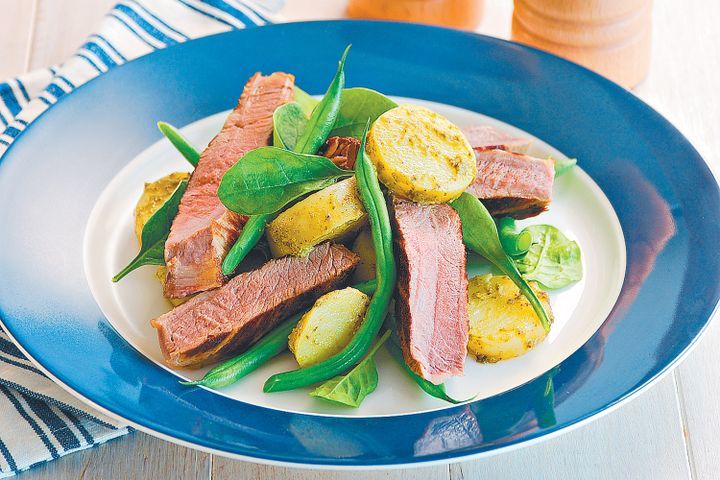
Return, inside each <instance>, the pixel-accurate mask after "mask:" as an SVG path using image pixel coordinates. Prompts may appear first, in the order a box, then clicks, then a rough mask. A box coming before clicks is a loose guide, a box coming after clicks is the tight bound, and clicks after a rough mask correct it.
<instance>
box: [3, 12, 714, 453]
mask: <svg viewBox="0 0 720 480" xmlns="http://www.w3.org/2000/svg"><path fill="white" fill-rule="evenodd" d="M348 43H352V44H353V49H352V53H351V57H350V59H349V61H348V64H347V69H346V71H347V78H348V82H349V83H350V84H351V85H358V86H367V87H371V88H375V89H377V90H380V91H382V92H384V93H386V94H389V95H395V96H402V97H409V98H413V99H423V100H425V101H431V102H435V104H434V105H435V106H436V108H438V109H441V110H443V109H444V110H443V111H444V113H446V114H447V115H448V116H450V117H451V118H453V119H454V120H455V121H458V122H462V121H471V120H474V117H473V114H472V113H471V112H480V113H482V114H484V115H486V116H488V117H490V118H491V119H492V120H490V119H487V121H489V122H504V123H505V124H508V125H512V126H514V127H516V128H519V129H521V130H523V131H525V132H529V133H530V134H532V135H534V136H535V137H537V138H539V139H541V140H543V141H544V142H547V145H545V144H540V142H537V143H538V144H539V145H540V146H539V147H538V148H540V149H541V150H540V152H554V150H552V148H551V147H550V145H551V146H552V147H554V148H555V149H557V150H558V151H559V152H564V153H567V154H570V155H573V156H577V157H578V158H579V159H580V163H581V165H582V167H583V170H584V172H585V173H587V176H586V175H585V173H583V172H582V171H577V172H575V173H574V174H573V175H574V177H572V178H567V179H562V180H561V181H560V182H558V183H559V185H558V188H559V189H561V190H559V191H558V192H556V193H557V194H558V196H557V198H556V201H557V205H556V206H554V210H557V211H559V212H560V213H557V212H556V215H558V217H557V219H554V220H553V222H561V223H562V222H563V221H567V222H568V223H567V224H566V225H563V227H564V229H565V230H568V229H569V230H570V231H571V232H572V233H573V235H574V236H576V237H577V238H578V239H579V240H580V243H581V245H582V246H583V249H584V253H585V255H586V259H585V261H586V267H587V275H588V276H589V275H594V276H593V277H592V278H593V279H597V280H593V281H587V282H586V283H585V284H584V285H582V286H581V287H582V291H581V292H579V293H578V294H577V295H576V296H575V297H573V298H576V299H579V300H578V301H577V302H575V303H573V302H572V301H570V300H568V303H567V304H568V305H570V307H568V308H567V315H566V318H565V323H564V325H566V326H567V325H569V326H570V327H572V326H573V325H585V326H586V328H585V329H582V330H578V331H576V332H575V333H574V334H572V335H571V333H573V332H574V331H573V330H572V329H570V330H567V329H566V326H563V327H562V328H561V329H559V330H558V331H559V332H560V334H559V335H558V338H560V337H561V336H562V332H566V333H565V336H566V337H568V340H567V343H563V345H565V346H564V347H563V350H562V353H561V354H560V353H558V350H556V349H555V350H554V349H552V348H548V350H547V352H546V353H547V355H535V357H528V358H530V359H531V360H530V361H528V360H527V358H526V359H524V360H522V361H525V362H526V363H524V364H517V365H520V366H521V367H522V368H520V367H516V368H515V370H518V371H523V372H525V375H526V377H522V376H521V375H519V374H518V372H517V371H516V372H515V373H514V375H516V376H515V377H513V379H514V380H512V381H511V382H510V383H509V384H506V385H503V386H502V387H498V388H496V389H495V390H494V391H487V392H486V393H485V394H484V395H483V396H486V397H488V398H485V399H483V400H481V401H477V402H474V403H470V404H466V405H462V406H459V407H452V408H440V409H438V408H437V405H425V406H422V405H421V406H413V407H412V408H410V410H403V411H401V410H399V409H395V410H392V409H391V410H389V411H382V412H378V411H365V412H363V411H362V410H361V411H359V413H358V414H356V415H355V416H348V415H346V414H345V413H343V412H337V411H315V410H313V408H314V407H304V406H302V405H299V406H296V403H295V400H293V399H292V398H289V399H287V401H286V404H282V403H281V404H272V405H270V404H265V403H263V401H261V400H257V399H254V398H252V397H242V396H240V397H237V396H233V395H218V394H215V393H212V392H209V391H207V390H203V389H197V388H196V389H187V388H185V387H182V386H180V385H179V384H178V383H177V377H176V376H175V375H174V374H173V373H171V372H169V371H168V370H166V369H165V368H163V367H161V366H160V365H158V364H157V363H155V362H154V361H153V360H154V359H155V358H154V357H153V352H152V350H151V347H149V346H146V345H145V344H144V343H143V341H144V340H143V339H145V338H146V337H147V331H146V330H143V329H144V328H147V316H140V317H138V316H137V315H135V314H133V313H132V312H133V311H134V310H133V308H134V307H133V308H131V307H132V306H133V305H140V306H141V307H142V306H143V305H146V304H147V302H145V301H144V300H143V301H137V300H135V301H128V300H127V299H128V298H129V297H128V296H130V297H132V296H133V295H132V293H133V292H132V291H130V292H129V293H128V292H127V291H124V290H122V288H123V287H122V285H123V284H121V285H120V286H118V287H117V289H115V290H107V291H105V290H103V288H104V287H105V286H106V284H107V283H108V282H109V280H108V276H107V275H105V272H104V270H102V268H105V267H106V268H107V269H108V271H112V270H113V269H114V268H116V267H117V265H118V264H120V263H122V261H123V260H126V259H127V258H124V257H122V256H123V255H125V256H127V255H130V256H131V254H132V252H131V251H130V252H128V251H126V250H127V249H126V248H125V247H123V244H122V242H123V239H122V238H120V240H113V239H117V238H118V235H116V234H115V233H117V231H118V230H117V229H120V230H119V231H121V235H131V230H128V228H125V227H123V225H124V224H128V225H129V220H128V218H129V215H130V211H131V209H130V208H128V206H130V205H131V204H132V201H133V200H134V198H136V197H137V193H138V191H139V188H141V186H139V185H137V184H136V183H133V179H141V178H143V179H146V180H151V179H153V178H154V176H157V174H158V173H159V174H162V173H163V172H166V171H167V170H166V169H167V168H174V167H175V164H173V163H172V161H171V160H169V159H166V158H165V156H166V155H169V152H171V150H169V149H168V147H167V146H166V145H165V146H164V145H163V144H157V145H153V144H154V143H155V142H157V141H158V139H159V133H157V130H156V129H155V128H154V124H155V122H156V121H157V120H167V121H170V122H171V123H174V124H176V125H188V124H191V123H193V122H196V123H194V124H193V125H191V126H190V127H189V128H188V129H186V131H187V132H188V134H189V135H191V136H194V138H195V139H196V140H197V141H198V142H202V141H207V140H208V139H209V138H207V135H208V132H210V131H211V130H212V129H213V128H216V125H217V121H218V120H217V119H218V118H220V117H213V115H214V114H217V113H218V112H220V111H223V110H226V109H227V108H228V107H230V106H232V105H233V103H234V101H235V99H236V98H237V95H238V93H239V91H240V89H241V88H242V85H243V83H244V81H245V79H246V78H247V77H249V76H250V75H251V74H252V73H254V72H255V71H257V70H260V71H264V72H270V71H274V70H283V71H288V72H292V73H294V74H295V75H296V77H297V79H298V83H299V84H300V85H302V86H303V87H304V88H305V89H306V90H308V91H311V92H320V91H322V90H323V89H324V87H325V85H326V83H327V81H328V79H329V78H330V76H331V75H332V70H333V69H334V65H335V62H336V60H337V57H338V53H339V52H340V51H342V49H343V48H344V46H345V45H346V44H348ZM389 46H391V47H392V48H389ZM453 107H460V108H455V109H454V108H453ZM460 109H462V110H460ZM477 118H478V119H479V120H482V119H484V118H485V117H482V118H481V117H479V116H478V117H477ZM213 119H215V120H213ZM213 122H215V123H213ZM151 145H152V146H151ZM153 158H157V159H158V160H157V162H155V163H153V161H152V160H153ZM163 162H166V163H163ZM179 165H182V164H181V163H180V164H178V166H179ZM161 171H162V172H161ZM124 182H125V183H124ZM565 184H568V185H565ZM580 187H582V188H580ZM596 187H599V188H596ZM133 189H135V190H133ZM562 189H565V190H562ZM718 193H719V192H718V188H717V185H716V183H715V180H714V179H713V177H712V175H711V174H710V172H709V170H708V168H707V167H706V166H705V164H704V162H703V161H702V159H701V158H700V157H699V156H698V154H697V152H695V150H694V149H693V148H692V147H691V146H690V145H689V143H688V142H687V141H686V140H685V139H684V137H682V135H681V134H680V133H679V132H677V130H675V129H674V128H673V127H672V126H671V125H669V124H668V123H667V122H666V121H665V120H664V119H662V118H661V117H660V116H659V115H658V114H656V113H655V112H654V111H652V110H651V109H650V108H648V107H647V106H646V105H644V104H643V103H642V102H640V101H639V100H637V99H636V98H635V97H633V96H632V95H631V94H628V93H627V92H625V91H624V90H622V89H621V88H619V87H617V86H615V85H614V84H611V83H610V82H608V81H606V80H604V79H602V78H600V77H598V76H597V75H594V74H592V73H590V72H588V71H587V70H585V69H582V68H580V67H577V66H574V65H572V64H570V63H568V62H565V61H563V60H560V59H557V58H555V57H553V56H550V55H547V54H543V53H540V52H538V51H535V50H532V49H528V48H525V47H521V46H518V45H514V44H511V43H507V42H502V41H499V40H494V39H489V38H486V37H481V36H478V35H473V34H468V33H460V32H454V31H450V30H444V29H439V28H433V27H425V26H416V25H405V24H393V23H380V22H352V21H347V22H313V23H298V24H287V25H276V26H270V27H263V28H260V29H253V30H244V31H239V32H233V33H228V34H223V35H219V36H215V37H210V38H206V39H203V40H199V41H195V42H191V43H187V44H184V45H180V46H177V47H173V48H170V49H168V50H165V51H162V52H158V53H156V54H153V55H151V56H148V57H145V58H142V59H140V60H137V61H134V62H131V63H129V64H127V65H125V66H123V67H120V68H117V69H115V70H113V71H112V72H110V73H108V74H107V75H104V76H102V77H101V78H99V79H97V80H95V81H92V82H90V83H89V84H88V85H86V86H84V87H82V88H80V89H79V90H78V91H77V92H75V93H73V95H69V96H67V97H65V98H63V99H62V100H61V101H60V102H59V104H58V105H56V106H55V107H53V108H52V109H50V110H49V111H48V112H47V113H45V114H44V115H43V116H42V117H41V118H40V119H39V120H38V121H37V122H35V123H33V124H32V125H31V126H30V127H29V128H28V129H27V130H26V131H25V132H24V133H23V135H22V136H21V137H20V138H19V139H18V140H17V141H16V142H15V143H14V144H13V146H12V148H11V149H10V150H9V151H8V153H7V154H6V155H5V156H4V157H3V159H2V161H1V163H0V225H2V227H1V229H0V317H2V319H3V322H4V325H5V327H6V329H7V331H8V332H9V333H10V334H11V335H12V336H13V337H14V338H15V339H16V340H17V342H18V343H19V344H20V345H21V346H22V348H23V350H24V351H25V352H26V353H27V354H28V355H29V356H30V357H31V358H32V359H34V360H35V361H36V362H37V363H38V364H39V365H40V366H41V367H42V368H43V369H44V370H45V371H46V372H48V374H50V375H51V376H52V377H53V378H55V379H57V380H58V381H59V382H60V383H61V384H63V385H64V386H66V387H67V388H68V389H69V390H71V391H72V392H74V393H75V394H77V395H78V396H80V397H81V398H84V399H86V400H87V401H89V402H91V403H93V404H94V405H96V406H98V407H100V408H102V409H103V410H105V411H107V412H109V413H112V414H114V415H116V416H118V417H121V418H124V419H126V420H128V421H130V422H132V423H133V424H134V425H137V426H138V427H140V428H142V429H144V430H148V431H150V432H151V433H155V434H158V435H160V436H163V437H164V438H167V439H170V440H174V441H178V442H181V443H185V444H189V445H192V446H195V447H198V448H205V449H209V450H213V451H216V452H219V453H222V454H227V455H233V456H239V457H242V458H250V459H256V460H260V461H268V462H273V461H274V462H286V463H293V464H309V465H332V466H348V467H349V466H358V467H360V466H378V465H397V464H416V463H420V462H432V461H449V460H453V459H458V458H461V457H466V456H470V455H477V454H483V453H488V452H494V451H498V450H500V449H502V448H505V447H509V446H512V445H517V444H521V443H523V442H528V441H531V440H534V439H538V438H541V437H543V436H547V435H549V434H551V433H554V432H557V431H560V430H562V429H565V428H567V427H569V426H572V425H575V424H578V423H579V422H581V421H583V420H586V419H588V418H590V417H592V416H594V415H597V414H598V413H600V412H602V411H605V410H607V409H608V408H610V407H611V406H613V405H615V404H617V403H618V402H620V401H622V400H623V399H626V398H628V397H629V396H630V395H631V394H633V393H635V392H637V391H639V390H640V389H641V388H643V387H644V386H646V385H647V384H648V383H649V382H651V381H652V380H653V379H655V378H657V377H658V376H659V375H661V374H662V373H663V372H664V371H666V370H667V369H668V367H670V366H671V365H672V364H673V363H674V362H675V361H676V360H677V359H678V358H679V357H680V356H681V355H682V354H683V353H684V352H686V351H687V349H688V348H689V347H690V345H691V344H692V343H693V341H694V340H695V339H696V338H697V337H698V335H699V334H700V332H701V331H702V329H703V328H704V326H705V325H706V324H707V322H708V319H709V318H710V316H711V313H712V311H713V309H714V308H715V305H716V304H717V301H718V296H719V295H720V290H719V289H720V287H719V284H720V282H719V281H718V280H719V277H720V259H719V258H717V256H716V255H714V250H713V249H714V244H715V239H716V238H718V234H719V233H720V231H719V230H720V224H718V222H717V217H718V213H720V196H719V195H718ZM131 199H133V200H131ZM582 199H585V200H587V202H586V203H582V202H580V200H582ZM123 202H125V203H123ZM577 202H580V203H577ZM570 207H573V208H570ZM562 212H566V214H562ZM573 212H574V213H573ZM571 214H574V215H576V217H577V218H573V219H572V220H568V218H570V215H571ZM564 219H565V220H564ZM123 222H124V223H123ZM118 225H119V226H118ZM593 228H595V229H596V230H593ZM573 229H574V230H575V231H573ZM598 239H600V241H598ZM126 240H127V238H126ZM593 242H595V243H593ZM618 242H620V243H619V245H620V247H619V248H616V247H617V244H618ZM104 245H106V246H107V248H103V246H104ZM593 245H596V247H595V246H593ZM124 248H125V250H123V249H124ZM595 252H596V253H595ZM590 261H593V262H595V264H593V265H594V266H593V265H590V264H589V263H588V262H590ZM618 272H619V273H618ZM623 274H624V275H623ZM138 275H142V274H140V273H139V272H138ZM150 275H151V273H150ZM618 275H619V280H617V281H615V280H616V279H617V278H618ZM586 278H588V277H586ZM141 281H142V277H137V276H136V277H135V278H134V279H131V278H130V277H128V279H126V280H124V281H123V282H130V283H129V284H125V285H130V287H126V288H130V289H131V288H133V287H132V285H133V282H141ZM136 285H137V283H136ZM137 291H145V289H142V288H140V289H138V290H137ZM137 291H136V292H137ZM103 292H104V293H103ZM561 295H562V294H561ZM136 296H137V295H136ZM561 300H562V299H561ZM113 302H114V303H113ZM592 302H598V303H592ZM561 303H562V302H561ZM131 304H132V305H131ZM588 305H591V306H592V308H590V307H588ZM583 307H585V308H586V310H583ZM118 311H119V312H120V313H118ZM128 312H130V313H128ZM593 319H596V320H597V321H595V320H593ZM123 322H124V323H123ZM570 327H567V328H570ZM573 339H574V341H575V343H577V344H574V343H573V342H572V341H571V340H573ZM578 347H579V349H578ZM540 352H541V353H542V351H540ZM573 352H574V353H573ZM533 353H537V352H533ZM553 355H559V356H558V357H554V356H553ZM555 359H557V361H555ZM561 360H562V361H561ZM560 361H561V362H560ZM558 362H560V363H559V365H557V366H556V364H557V363H558ZM498 365H501V364H498ZM508 365H513V364H508ZM525 366H527V367H528V368H525ZM530 367H532V368H534V369H535V370H533V369H532V368H530ZM488 368H492V366H490V367H488ZM528 371H529V372H530V373H528ZM382 373H383V372H381V382H382V381H383V380H382ZM388 375H391V374H388ZM385 378H392V377H385ZM479 378H482V377H479ZM398 381H399V380H398ZM498 381H499V380H498ZM247 387H248V385H246V388H244V389H241V390H251V389H250V388H247ZM393 387H394V385H391V386H390V390H393ZM253 391H255V390H253ZM555 392H557V393H555ZM237 395H242V393H238V394H237ZM258 395H259V396H260V397H262V395H261V394H258ZM377 395H380V396H379V397H377ZM382 395H383V393H382V392H381V391H380V390H379V391H378V392H377V393H376V394H374V396H376V397H375V398H381V399H382V398H383V397H382ZM303 398H304V396H303ZM371 398H372V397H371ZM401 402H405V400H403V399H398V400H397V403H401ZM380 403H383V404H390V405H392V403H393V402H388V401H384V402H380ZM403 404H405V403H403ZM288 405H293V406H291V407H289V406H288ZM318 414H321V415H318ZM368 415H373V416H368Z"/></svg>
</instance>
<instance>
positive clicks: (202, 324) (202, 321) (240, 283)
mask: <svg viewBox="0 0 720 480" xmlns="http://www.w3.org/2000/svg"><path fill="white" fill-rule="evenodd" d="M358 262H359V258H358V256H357V255H355V254H354V253H352V252H351V251H349V250H348V249H346V248H345V247H343V246H338V245H333V244H330V243H324V244H322V245H320V246H318V247H316V248H315V249H314V250H313V251H312V252H310V254H309V255H308V256H306V257H283V258H278V259H274V260H270V261H269V262H267V263H266V264H265V265H263V266H262V267H260V268H259V269H257V270H253V271H250V272H246V273H241V274H240V275H238V276H237V277H235V278H233V279H232V280H230V281H229V282H228V283H227V284H225V285H224V286H222V287H220V288H218V289H216V290H212V291H209V292H205V293H202V294H200V295H198V296H196V297H194V298H192V299H191V300H190V301H188V302H187V303H184V304H182V305H180V306H178V307H176V308H175V309H173V310H171V311H170V312H168V313H166V314H164V315H161V316H160V317H158V318H156V319H154V320H152V321H151V324H152V326H153V327H154V328H156V329H157V332H158V339H159V341H160V348H161V350H162V353H163V356H164V357H165V362H166V363H167V364H168V365H169V366H171V367H173V368H183V367H184V368H196V367H201V366H203V365H205V364H208V363H212V362H217V361H220V360H223V359H225V358H228V357H231V356H234V355H237V354H239V353H241V352H243V351H244V350H246V349H247V348H248V347H250V346H251V345H252V344H253V343H255V342H256V341H257V340H258V339H260V338H261V337H262V336H263V335H265V334H266V333H268V332H269V331H270V330H272V329H273V328H274V327H275V326H277V325H278V324H279V323H280V322H281V321H282V320H284V319H285V318H287V317H288V316H290V315H292V314H294V313H297V312H298V311H299V310H301V309H302V308H304V307H307V306H309V305H310V304H311V303H312V302H313V301H314V300H315V299H317V298H318V297H319V296H321V295H322V294H324V293H327V292H329V291H330V290H333V289H334V288H337V287H339V286H341V285H342V284H343V282H344V281H345V280H346V279H347V278H348V276H349V275H350V274H351V273H352V271H353V270H354V269H355V267H356V266H357V264H358Z"/></svg>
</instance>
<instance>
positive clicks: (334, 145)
mask: <svg viewBox="0 0 720 480" xmlns="http://www.w3.org/2000/svg"><path fill="white" fill-rule="evenodd" d="M358 150H360V140H358V139H357V138H353V137H330V138H328V139H327V141H326V142H325V145H323V146H322V148H321V149H320V151H321V152H322V153H321V155H322V156H324V157H327V158H329V159H330V160H332V162H333V163H334V164H335V165H337V166H338V167H340V168H344V169H346V170H352V169H353V168H355V160H357V154H358Z"/></svg>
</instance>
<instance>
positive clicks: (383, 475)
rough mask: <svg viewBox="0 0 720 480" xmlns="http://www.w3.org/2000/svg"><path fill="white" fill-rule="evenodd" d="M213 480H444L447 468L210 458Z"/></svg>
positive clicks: (447, 476) (447, 472) (446, 475)
mask: <svg viewBox="0 0 720 480" xmlns="http://www.w3.org/2000/svg"><path fill="white" fill-rule="evenodd" d="M212 473H213V475H212V478H213V480H406V479H413V480H445V479H448V478H450V474H449V469H448V466H447V465H439V466H434V467H424V468H416V469H411V470H381V471H377V470H376V471H352V472H348V471H342V472H338V471H327V470H306V469H299V468H283V467H271V466H268V465H255V464H252V463H245V462H238V461H234V460H229V459H227V458H221V457H218V456H215V457H213V472H212Z"/></svg>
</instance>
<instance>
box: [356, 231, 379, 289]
mask: <svg viewBox="0 0 720 480" xmlns="http://www.w3.org/2000/svg"><path fill="white" fill-rule="evenodd" d="M352 251H353V252H355V253H357V255H358V257H360V263H359V264H358V266H357V268H356V269H355V271H354V272H353V274H352V281H353V283H360V282H367V281H368V280H372V279H373V278H375V263H376V259H375V246H374V245H373V240H372V233H370V230H369V229H367V228H364V229H362V230H361V231H360V233H359V234H358V236H357V237H355V241H354V242H353V244H352Z"/></svg>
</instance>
